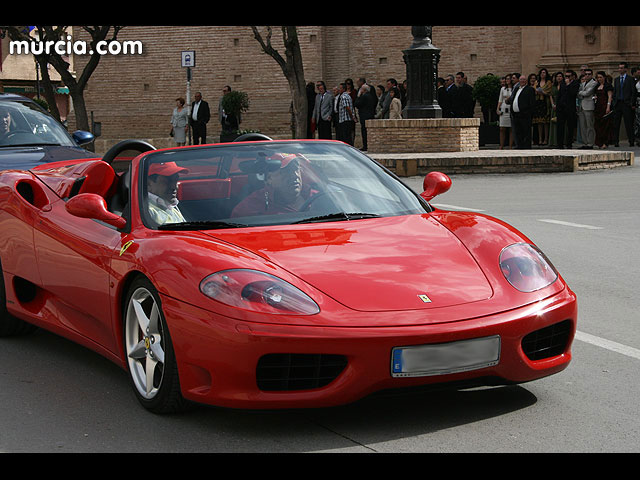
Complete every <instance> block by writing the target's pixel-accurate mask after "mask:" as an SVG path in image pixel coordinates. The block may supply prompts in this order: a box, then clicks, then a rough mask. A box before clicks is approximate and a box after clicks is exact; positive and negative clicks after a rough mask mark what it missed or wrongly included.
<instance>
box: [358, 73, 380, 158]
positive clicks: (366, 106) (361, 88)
mask: <svg viewBox="0 0 640 480" xmlns="http://www.w3.org/2000/svg"><path fill="white" fill-rule="evenodd" d="M356 85H357V86H358V96H357V97H356V100H355V102H354V106H355V107H356V108H357V109H358V115H359V117H360V129H361V130H360V131H361V134H362V150H364V151H367V148H368V147H367V126H366V122H367V120H369V119H372V118H373V117H374V116H375V114H376V105H377V104H378V97H377V96H376V91H375V89H374V87H373V86H371V85H368V84H367V81H366V80H365V79H364V78H362V77H361V78H359V79H358V80H356Z"/></svg>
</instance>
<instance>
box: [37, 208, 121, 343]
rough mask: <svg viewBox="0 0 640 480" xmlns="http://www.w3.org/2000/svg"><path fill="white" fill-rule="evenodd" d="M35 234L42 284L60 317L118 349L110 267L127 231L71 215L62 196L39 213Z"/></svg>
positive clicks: (76, 328)
mask: <svg viewBox="0 0 640 480" xmlns="http://www.w3.org/2000/svg"><path fill="white" fill-rule="evenodd" d="M34 232H35V233H34V243H35V248H36V252H37V253H36V255H37V261H38V268H39V271H40V277H41V281H42V286H43V288H45V289H46V290H47V291H48V292H49V293H50V294H51V301H52V302H54V303H55V305H56V309H57V313H58V316H59V321H60V322H61V323H63V324H64V326H65V327H67V328H70V329H72V330H74V331H76V332H78V333H80V334H82V335H83V336H85V337H87V338H89V339H91V340H93V341H94V342H96V343H98V344H99V345H101V346H102V347H104V348H106V349H108V350H110V351H112V352H115V351H117V347H116V340H115V332H114V329H113V322H112V313H113V312H112V308H111V301H110V299H111V296H110V290H111V287H110V281H111V275H110V267H111V259H112V257H113V255H114V254H116V255H117V252H118V251H119V249H120V243H121V239H122V238H123V236H124V234H122V233H120V232H119V231H118V230H117V229H116V228H115V227H112V226H109V225H107V224H105V223H103V222H100V221H98V220H92V219H87V218H79V217H76V216H73V215H71V214H70V213H69V212H67V210H66V208H65V202H64V201H63V200H59V201H57V202H55V203H53V204H52V205H51V209H50V210H49V211H42V212H40V214H39V217H38V219H37V220H36V223H35V230H34Z"/></svg>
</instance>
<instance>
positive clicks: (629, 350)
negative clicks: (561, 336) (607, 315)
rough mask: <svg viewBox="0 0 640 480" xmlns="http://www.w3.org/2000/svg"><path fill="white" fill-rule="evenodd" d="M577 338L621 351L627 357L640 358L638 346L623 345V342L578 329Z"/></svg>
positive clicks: (613, 350)
mask: <svg viewBox="0 0 640 480" xmlns="http://www.w3.org/2000/svg"><path fill="white" fill-rule="evenodd" d="M576 338H577V339H578V340H582V341H583V342H587V343H590V344H592V345H596V346H598V347H602V348H605V349H607V350H611V351H612V352H617V353H621V354H623V355H626V356H627V357H631V358H635V359H637V360H640V350H638V349H637V348H633V347H628V346H626V345H622V344H621V343H617V342H612V341H611V340H605V339H604V338H600V337H596V336H595V335H590V334H588V333H584V332H578V331H576Z"/></svg>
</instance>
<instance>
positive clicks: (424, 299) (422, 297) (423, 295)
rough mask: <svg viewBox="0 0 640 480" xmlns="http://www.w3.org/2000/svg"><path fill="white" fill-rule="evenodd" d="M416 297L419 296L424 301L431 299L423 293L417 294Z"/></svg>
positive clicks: (428, 301)
mask: <svg viewBox="0 0 640 480" xmlns="http://www.w3.org/2000/svg"><path fill="white" fill-rule="evenodd" d="M418 298H420V300H422V301H423V302H424V303H431V299H430V298H429V297H428V296H426V295H425V294H422V295H418Z"/></svg>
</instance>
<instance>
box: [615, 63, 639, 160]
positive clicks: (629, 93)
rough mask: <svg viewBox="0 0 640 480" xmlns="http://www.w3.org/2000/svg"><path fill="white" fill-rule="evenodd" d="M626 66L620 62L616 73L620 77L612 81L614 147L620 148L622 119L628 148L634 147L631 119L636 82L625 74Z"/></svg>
mask: <svg viewBox="0 0 640 480" xmlns="http://www.w3.org/2000/svg"><path fill="white" fill-rule="evenodd" d="M628 68H629V67H628V65H627V63H626V62H620V65H618V71H619V72H620V76H619V77H618V78H616V79H615V80H614V81H613V105H612V107H613V119H614V127H613V130H614V142H615V146H616V147H619V146H620V141H619V140H620V123H621V120H622V119H623V118H624V128H625V130H626V131H627V138H628V139H629V146H630V147H633V145H634V133H633V117H634V116H635V115H634V109H635V106H636V97H637V95H638V92H637V90H636V80H635V79H634V78H633V77H632V76H631V75H629V74H628V73H627V69H628Z"/></svg>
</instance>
